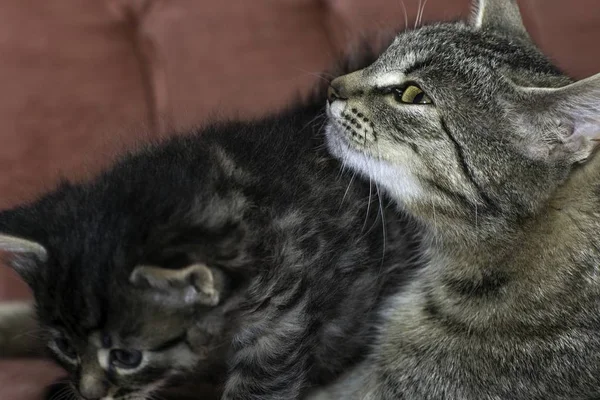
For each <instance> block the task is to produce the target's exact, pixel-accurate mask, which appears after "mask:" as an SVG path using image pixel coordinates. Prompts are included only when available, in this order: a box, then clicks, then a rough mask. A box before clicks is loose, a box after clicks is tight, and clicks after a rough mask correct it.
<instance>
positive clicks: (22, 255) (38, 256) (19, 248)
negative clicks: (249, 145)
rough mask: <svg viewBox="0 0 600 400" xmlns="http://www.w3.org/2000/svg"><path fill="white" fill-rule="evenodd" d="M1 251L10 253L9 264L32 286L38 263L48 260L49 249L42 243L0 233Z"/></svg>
mask: <svg viewBox="0 0 600 400" xmlns="http://www.w3.org/2000/svg"><path fill="white" fill-rule="evenodd" d="M0 251H3V252H6V253H8V255H9V258H8V265H9V266H10V267H12V268H13V269H14V270H15V271H16V272H17V273H18V274H19V275H20V276H21V278H23V280H24V281H25V282H27V283H28V284H29V285H30V286H31V285H32V283H33V280H34V278H35V276H36V275H37V272H36V270H37V268H38V267H39V266H38V264H39V263H40V262H41V263H44V262H46V261H47V260H48V251H47V250H46V248H45V247H44V246H42V245H41V244H39V243H37V242H34V241H31V240H27V239H22V238H19V237H15V236H10V235H3V234H0Z"/></svg>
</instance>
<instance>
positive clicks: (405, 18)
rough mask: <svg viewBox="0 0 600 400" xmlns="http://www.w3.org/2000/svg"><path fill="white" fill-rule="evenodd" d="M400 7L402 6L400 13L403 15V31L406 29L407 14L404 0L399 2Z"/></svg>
mask: <svg viewBox="0 0 600 400" xmlns="http://www.w3.org/2000/svg"><path fill="white" fill-rule="evenodd" d="M400 5H401V6H402V12H403V13H404V29H406V28H408V12H407V11H406V4H404V0H400Z"/></svg>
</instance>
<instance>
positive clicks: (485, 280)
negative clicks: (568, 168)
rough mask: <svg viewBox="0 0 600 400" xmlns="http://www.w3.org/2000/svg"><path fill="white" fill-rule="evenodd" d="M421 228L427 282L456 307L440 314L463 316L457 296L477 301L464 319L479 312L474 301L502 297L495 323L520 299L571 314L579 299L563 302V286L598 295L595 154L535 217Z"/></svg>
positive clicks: (599, 221) (599, 185)
mask: <svg viewBox="0 0 600 400" xmlns="http://www.w3.org/2000/svg"><path fill="white" fill-rule="evenodd" d="M478 223H479V222H478ZM486 224H487V225H486ZM429 226H430V229H429V234H428V235H426V237H425V245H424V251H425V252H426V253H427V256H428V258H429V260H430V261H429V265H428V267H427V268H426V270H427V272H428V273H427V277H428V282H429V283H428V287H430V288H435V289H433V291H434V292H435V297H437V298H438V300H439V302H440V304H451V303H452V304H461V306H460V307H458V308H456V309H452V307H451V306H448V307H449V308H448V309H447V310H446V311H447V312H449V313H453V314H455V315H458V316H459V317H460V318H463V316H464V318H466V319H469V318H470V317H469V316H468V315H469V312H468V310H469V308H468V306H467V305H465V304H466V303H464V302H463V301H464V300H465V299H467V300H473V299H475V300H474V303H473V304H477V306H473V307H474V308H473V310H472V311H473V312H472V313H471V316H474V315H477V314H479V315H480V311H481V310H480V309H479V307H480V306H481V304H483V303H482V299H493V301H494V304H496V305H497V304H499V303H498V301H499V300H500V299H503V300H502V301H504V303H505V304H506V306H505V307H504V306H497V308H495V311H498V314H497V315H500V313H501V314H502V316H501V317H498V318H499V320H502V319H504V320H506V318H513V317H511V315H516V314H515V313H516V312H518V313H521V315H522V314H523V312H522V311H521V307H524V304H529V306H530V308H531V309H532V310H534V309H536V308H537V309H539V307H552V304H556V306H557V307H558V306H559V305H560V307H561V309H562V310H563V311H564V312H565V313H566V312H573V310H575V309H576V308H577V307H579V304H576V303H574V301H575V300H576V298H577V296H574V299H568V300H567V299H565V293H568V292H569V291H570V290H572V289H569V288H573V287H576V288H578V290H580V291H581V293H579V294H580V295H581V296H586V295H592V296H594V295H595V294H596V293H600V244H599V243H600V241H599V239H598V237H597V236H598V234H599V232H600V157H598V156H597V157H595V159H593V160H591V161H590V162H588V163H587V164H586V165H584V166H581V167H578V168H577V169H576V170H574V171H573V172H572V173H571V176H570V178H569V179H568V180H567V182H565V184H564V185H563V186H562V187H561V188H559V189H558V190H557V191H556V193H555V194H554V196H552V197H551V199H550V200H549V201H548V202H547V204H546V206H545V207H544V208H543V209H542V210H541V211H540V212H539V213H538V214H537V215H536V216H535V217H531V218H529V219H526V220H524V221H520V222H519V223H513V224H509V223H501V222H497V223H495V224H494V221H493V220H492V219H490V220H488V221H481V224H480V225H478V226H477V227H475V226H474V225H470V226H469V224H468V223H463V224H462V225H461V224H457V225H456V226H454V227H452V226H450V224H449V223H448V224H447V226H444V224H437V227H433V228H431V224H429ZM449 297H450V300H452V299H454V300H456V301H448V299H449ZM569 302H572V303H571V304H567V303H569ZM484 303H485V301H484ZM495 307H496V306H495ZM503 307H504V308H503ZM554 308H556V307H554ZM503 310H504V311H503ZM516 310H518V311H516ZM569 310H570V311H569ZM561 312H562V311H561ZM493 317H494V316H493V315H492V314H490V318H493ZM473 318H474V317H473ZM515 318H518V317H515ZM480 320H481V318H479V319H477V321H480ZM472 322H473V321H471V320H469V323H472Z"/></svg>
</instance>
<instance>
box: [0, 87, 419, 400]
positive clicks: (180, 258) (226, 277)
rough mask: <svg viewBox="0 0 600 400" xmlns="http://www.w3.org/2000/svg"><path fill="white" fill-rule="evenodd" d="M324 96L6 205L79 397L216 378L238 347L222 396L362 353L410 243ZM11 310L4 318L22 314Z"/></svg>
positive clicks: (272, 388)
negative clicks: (333, 121) (350, 165)
mask: <svg viewBox="0 0 600 400" xmlns="http://www.w3.org/2000/svg"><path fill="white" fill-rule="evenodd" d="M322 93H323V94H322V95H321V97H322V98H321V99H319V100H318V101H316V102H311V104H309V105H307V106H298V107H293V108H292V109H291V110H290V111H287V112H284V113H282V114H281V115H279V116H275V117H271V118H266V119H264V120H262V121H257V122H253V123H228V124H222V125H215V126H212V127H208V128H206V129H203V130H202V132H199V133H197V134H192V135H187V136H180V137H177V138H175V139H172V140H170V141H168V142H166V143H162V144H159V145H155V146H150V147H148V148H146V149H142V150H140V151H139V152H138V153H137V154H134V155H130V156H128V157H126V158H124V159H123V160H122V161H121V162H120V163H118V164H117V165H116V166H114V167H113V168H112V169H110V170H109V171H107V172H105V173H104V174H102V175H101V176H99V177H97V178H96V179H94V180H92V181H91V182H87V183H82V184H69V183H65V184H63V185H61V186H60V187H59V188H57V189H56V190H55V191H53V192H51V193H49V194H47V195H45V196H43V197H42V198H40V199H39V200H37V201H35V202H34V203H32V204H28V205H23V206H20V207H17V208H14V209H12V210H8V211H4V212H2V213H0V232H2V234H3V235H2V236H0V249H4V250H7V251H8V252H9V255H10V257H9V262H10V265H11V266H12V267H13V268H15V269H16V271H17V272H18V273H19V274H20V275H21V276H22V277H23V278H24V280H25V281H26V282H27V283H28V284H29V285H30V286H31V287H32V289H33V291H34V294H35V302H36V306H37V307H36V308H37V319H38V320H39V323H40V324H41V329H42V332H44V333H45V336H46V337H47V343H48V346H49V348H50V350H51V352H52V354H53V355H54V356H55V358H56V359H57V360H58V361H59V362H60V363H61V364H62V365H63V366H64V367H65V368H66V370H67V371H69V372H70V376H71V378H72V381H73V385H72V386H73V390H74V392H75V393H78V394H79V395H80V396H81V397H82V398H84V399H87V400H92V399H105V400H108V399H111V400H112V399H115V400H117V399H118V400H132V399H145V398H147V397H148V396H150V395H151V393H153V392H154V391H155V390H156V389H157V388H159V387H161V386H163V385H164V384H166V383H168V381H169V380H170V378H171V377H172V376H173V375H177V374H179V373H180V372H184V371H190V370H192V371H194V373H195V375H194V378H193V379H199V378H198V377H199V376H200V377H202V376H204V375H205V374H214V375H217V376H216V377H215V379H217V380H218V378H219V375H220V374H219V373H220V372H221V370H220V369H219V368H220V366H221V365H222V364H223V363H224V362H225V361H227V380H226V383H225V387H224V394H223V399H248V400H251V399H262V400H265V399H281V400H293V399H299V398H301V396H302V395H303V394H304V393H305V392H306V391H307V390H308V389H309V388H311V387H313V386H314V385H318V384H321V383H325V382H328V381H331V380H332V379H333V378H335V377H337V376H338V375H339V374H340V373H341V372H342V371H344V370H346V369H347V368H348V367H349V366H351V365H353V364H354V363H356V362H358V361H359V360H360V359H361V358H362V357H363V356H364V354H365V353H366V349H367V346H368V345H369V344H370V343H371V342H372V340H373V339H374V336H375V335H374V333H375V332H374V327H375V326H376V325H377V320H378V317H377V314H376V313H374V312H372V310H374V309H377V308H378V307H379V304H380V303H381V301H383V300H384V299H385V298H386V296H388V295H389V294H391V293H393V292H395V291H396V290H397V288H398V287H399V286H400V285H401V283H402V282H403V281H404V277H405V275H406V274H407V270H408V269H410V265H409V264H410V263H409V259H410V255H411V251H412V250H411V249H412V245H411V240H410V239H409V238H407V237H406V227H405V222H404V221H403V220H402V219H401V218H399V217H398V213H397V212H396V211H394V210H393V208H392V209H388V208H386V207H385V200H384V199H381V198H379V197H378V195H377V193H376V192H375V187H374V186H372V185H370V184H369V182H368V181H366V182H365V181H361V180H360V179H353V176H352V174H351V173H349V172H348V171H342V170H341V168H340V163H339V162H338V161H337V160H336V159H335V158H333V157H332V156H331V155H329V153H328V152H327V150H326V146H325V140H324V131H323V124H322V123H321V122H322V121H319V122H315V121H316V120H318V117H319V116H323V114H324V111H325V110H324V107H325V100H326V99H325V91H323V92H322ZM12 310H13V311H14V309H12ZM13 311H11V309H10V308H7V309H5V325H7V326H6V327H5V329H6V330H8V331H9V332H10V329H11V324H12V322H11V321H15V320H20V321H23V319H24V318H25V317H26V316H27V315H26V314H27V313H26V312H23V309H21V312H18V313H16V314H17V315H15V312H13ZM0 324H1V321H0ZM0 336H1V335H0Z"/></svg>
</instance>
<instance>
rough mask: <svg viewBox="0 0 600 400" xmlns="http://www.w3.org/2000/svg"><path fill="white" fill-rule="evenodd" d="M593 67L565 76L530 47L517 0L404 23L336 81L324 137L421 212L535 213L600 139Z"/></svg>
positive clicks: (429, 218) (487, 1)
mask: <svg viewBox="0 0 600 400" xmlns="http://www.w3.org/2000/svg"><path fill="white" fill-rule="evenodd" d="M599 108H600V75H599V76H595V77H592V78H589V79H587V80H584V81H580V82H577V83H572V81H571V80H570V79H569V78H567V77H566V76H565V75H563V74H562V73H561V72H560V71H559V70H558V69H557V68H555V67H554V66H553V65H552V64H551V63H550V62H549V61H548V60H547V59H546V58H545V57H544V56H543V55H542V54H541V53H540V51H539V50H538V49H537V48H536V47H535V46H534V44H533V43H532V41H531V40H530V38H529V36H528V35H527V33H526V31H525V28H524V26H523V24H522V21H521V17H520V15H519V10H518V7H517V4H516V1H515V0H481V1H479V4H478V7H477V12H476V13H475V16H474V18H473V21H471V22H470V23H468V24H467V23H462V22H459V23H444V24H436V25H431V26H426V27H423V28H420V29H416V30H413V31H407V32H404V33H401V34H400V35H399V36H397V38H396V40H395V41H394V43H393V44H392V45H391V46H390V47H389V48H388V49H387V50H386V51H385V52H384V53H383V54H382V55H381V57H380V58H379V59H378V60H377V61H376V62H375V63H373V64H372V65H371V66H369V67H367V68H365V69H363V70H360V71H358V72H355V73H352V74H349V75H345V76H342V77H340V78H338V79H336V80H334V81H333V82H332V84H331V87H330V89H329V106H328V113H329V116H330V122H329V125H328V131H327V134H328V142H329V147H330V149H331V151H332V152H333V153H334V154H335V155H336V156H338V157H339V158H341V159H342V160H343V161H344V162H345V163H347V164H349V165H350V166H352V167H353V168H355V169H357V170H359V171H361V172H363V173H364V174H365V175H367V176H368V177H370V178H372V179H373V180H374V181H375V182H377V183H378V184H379V185H382V186H384V187H385V188H386V189H387V191H388V192H389V193H390V194H391V195H392V196H393V197H394V198H395V199H396V200H397V201H398V202H399V203H400V204H401V205H403V206H404V207H405V208H406V209H407V210H408V211H409V212H411V213H413V214H415V215H416V216H418V217H420V218H421V219H422V220H423V221H425V223H427V222H434V219H435V218H437V220H440V218H449V219H450V220H453V221H455V222H456V220H457V219H462V220H467V221H469V222H470V223H476V219H477V218H479V223H480V224H481V223H482V221H485V220H486V217H489V218H490V220H494V218H495V217H497V216H499V215H501V216H502V218H509V219H513V220H518V219H520V218H524V217H527V216H530V215H532V214H535V212H536V211H537V210H539V209H540V207H541V206H542V204H544V201H545V200H547V199H548V198H549V196H551V195H552V193H553V192H554V191H555V190H556V188H557V187H558V186H560V185H561V184H562V183H563V182H564V181H565V179H566V178H567V176H568V175H569V173H570V171H571V170H572V168H573V166H575V165H576V164H578V163H582V162H584V161H585V160H586V159H587V158H588V156H590V155H591V153H592V151H593V150H594V148H595V145H596V143H597V140H598V139H599V138H600V114H599V113H598V112H597V110H598V109H599Z"/></svg>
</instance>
